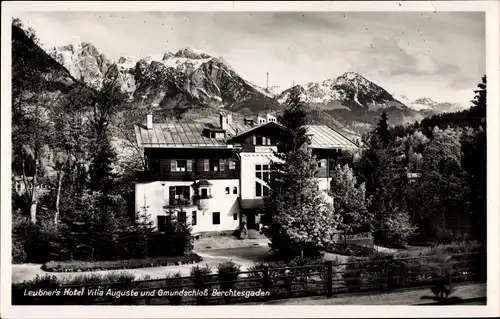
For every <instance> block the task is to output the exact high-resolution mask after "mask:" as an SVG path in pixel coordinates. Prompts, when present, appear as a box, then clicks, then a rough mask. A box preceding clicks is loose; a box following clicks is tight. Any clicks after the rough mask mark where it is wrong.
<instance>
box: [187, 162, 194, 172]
mask: <svg viewBox="0 0 500 319" xmlns="http://www.w3.org/2000/svg"><path fill="white" fill-rule="evenodd" d="M186 171H188V172H192V171H193V160H187V161H186Z"/></svg>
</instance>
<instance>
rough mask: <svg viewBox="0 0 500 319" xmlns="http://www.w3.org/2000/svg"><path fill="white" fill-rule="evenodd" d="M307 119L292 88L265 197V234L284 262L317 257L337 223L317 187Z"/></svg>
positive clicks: (330, 207)
mask: <svg viewBox="0 0 500 319" xmlns="http://www.w3.org/2000/svg"><path fill="white" fill-rule="evenodd" d="M305 116H306V112H305V109H304V105H303V104H302V103H301V101H300V96H299V92H297V91H296V90H294V91H293V93H292V95H291V97H290V99H289V101H288V106H287V108H286V109H285V111H284V113H283V115H282V116H280V118H279V119H278V121H279V123H280V124H281V125H282V126H283V131H282V135H281V136H280V137H279V138H278V151H277V152H276V153H275V156H276V158H277V159H276V160H275V161H273V162H272V165H271V166H272V172H271V178H270V181H269V186H270V190H269V196H267V197H266V198H265V199H264V218H263V222H264V224H265V225H266V226H268V228H267V229H266V235H267V236H268V237H269V238H270V239H271V244H270V246H271V249H272V250H273V251H274V252H275V253H277V254H279V255H281V256H282V257H285V258H293V257H294V256H297V255H300V256H304V254H305V255H309V256H313V255H317V254H319V253H320V251H321V249H322V248H324V247H325V246H326V245H328V244H329V243H330V241H331V238H332V235H333V232H334V231H335V230H336V227H337V225H338V223H339V218H338V216H337V215H336V214H335V213H334V209H333V205H332V203H331V201H330V200H329V198H328V196H327V195H326V194H324V193H322V192H320V191H319V188H318V184H317V181H316V178H315V173H316V170H317V162H316V160H315V158H314V156H313V155H312V153H311V149H310V148H309V137H308V136H307V128H306V126H305V125H306V117H305Z"/></svg>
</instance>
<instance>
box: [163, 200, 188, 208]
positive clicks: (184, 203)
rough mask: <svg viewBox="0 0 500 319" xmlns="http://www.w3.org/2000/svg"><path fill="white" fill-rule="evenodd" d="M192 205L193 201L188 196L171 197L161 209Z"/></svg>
mask: <svg viewBox="0 0 500 319" xmlns="http://www.w3.org/2000/svg"><path fill="white" fill-rule="evenodd" d="M189 206H194V205H193V201H192V200H190V199H189V198H171V199H170V200H169V203H168V204H166V205H164V206H163V209H176V208H183V207H189Z"/></svg>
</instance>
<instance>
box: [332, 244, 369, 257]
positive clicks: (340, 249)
mask: <svg viewBox="0 0 500 319" xmlns="http://www.w3.org/2000/svg"><path fill="white" fill-rule="evenodd" d="M326 252H329V253H333V254H338V255H343V256H357V257H369V256H371V255H373V254H374V253H375V249H373V248H370V247H366V246H361V245H347V247H345V246H344V245H334V246H332V247H328V248H327V249H326Z"/></svg>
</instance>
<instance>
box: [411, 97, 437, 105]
mask: <svg viewBox="0 0 500 319" xmlns="http://www.w3.org/2000/svg"><path fill="white" fill-rule="evenodd" d="M413 103H415V104H423V105H429V106H435V105H437V104H438V102H436V101H434V100H433V99H431V98H428V97H421V98H419V99H416V100H415V101H414V102H413Z"/></svg>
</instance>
